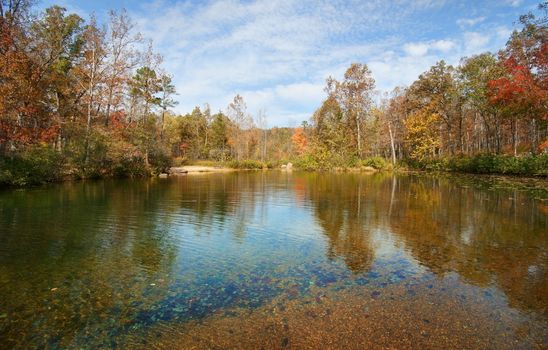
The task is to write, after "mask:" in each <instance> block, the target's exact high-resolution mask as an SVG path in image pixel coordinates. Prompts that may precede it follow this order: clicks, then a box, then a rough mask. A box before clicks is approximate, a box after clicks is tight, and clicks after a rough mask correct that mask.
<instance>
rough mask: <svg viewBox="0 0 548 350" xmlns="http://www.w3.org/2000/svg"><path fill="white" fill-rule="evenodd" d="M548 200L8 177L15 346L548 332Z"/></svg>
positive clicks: (299, 185)
mask: <svg viewBox="0 0 548 350" xmlns="http://www.w3.org/2000/svg"><path fill="white" fill-rule="evenodd" d="M547 267H548V202H547V201H546V200H544V199H543V198H542V195H540V196H539V195H538V194H530V193H528V192H521V191H516V190H507V189H493V188H490V187H489V186H484V185H482V184H480V183H477V182H476V181H474V180H470V178H459V177H450V178H437V177H431V176H418V175H399V176H392V175H388V174H374V175H365V174H317V173H300V172H293V173H290V172H289V173H288V172H278V171H270V172H236V173H229V174H204V175H195V176H194V175H193V176H185V177H177V178H170V179H151V180H117V181H114V180H112V181H98V182H77V183H66V184H61V185H54V186H48V187H43V188H33V189H24V190H7V191H3V192H0V296H1V297H0V344H2V347H6V348H49V349H61V348H63V349H64V348H117V347H118V348H138V347H142V348H151V347H157V348H174V347H180V348H189V347H193V346H194V347H198V348H214V347H222V348H235V347H236V348H238V347H243V348H250V347H254V348H259V347H261V346H263V347H265V348H273V347H278V348H284V347H293V348H306V347H309V348H315V347H318V346H319V344H323V346H325V345H326V344H329V346H330V347H332V348H348V347H355V348H363V347H364V346H366V345H367V344H368V345H369V346H373V347H375V346H378V347H382V346H392V347H399V348H404V347H413V346H418V345H420V346H422V347H448V346H453V347H467V348H545V347H547V346H548V333H547V331H546V329H548V310H547V306H548V278H547V275H546V273H547Z"/></svg>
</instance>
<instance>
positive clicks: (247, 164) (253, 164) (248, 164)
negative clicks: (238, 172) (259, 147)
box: [226, 159, 267, 170]
mask: <svg viewBox="0 0 548 350" xmlns="http://www.w3.org/2000/svg"><path fill="white" fill-rule="evenodd" d="M226 165H227V166H228V167H229V168H233V169H248V170H254V169H264V168H267V164H265V163H263V162H261V161H258V160H252V159H246V160H240V161H238V160H231V161H229V162H228V163H227V164H226Z"/></svg>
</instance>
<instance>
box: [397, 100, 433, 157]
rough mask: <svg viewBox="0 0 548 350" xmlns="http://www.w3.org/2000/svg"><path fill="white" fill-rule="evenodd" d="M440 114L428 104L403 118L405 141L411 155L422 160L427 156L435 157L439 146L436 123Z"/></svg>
mask: <svg viewBox="0 0 548 350" xmlns="http://www.w3.org/2000/svg"><path fill="white" fill-rule="evenodd" d="M440 120H441V118H440V116H439V115H438V114H437V113H436V112H434V111H432V110H431V109H430V108H429V107H428V106H427V107H423V108H422V109H420V110H418V111H416V112H414V113H413V114H411V115H410V116H409V118H407V119H406V120H405V122H404V123H405V127H406V128H407V138H406V140H407V142H408V143H409V145H410V147H411V157H412V158H414V159H417V160H419V161H422V160H424V159H426V158H428V157H435V155H436V152H437V150H438V148H439V147H440V146H441V142H440V139H439V134H438V133H437V131H436V129H437V125H438V124H439V122H440Z"/></svg>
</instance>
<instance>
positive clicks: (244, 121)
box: [227, 95, 253, 160]
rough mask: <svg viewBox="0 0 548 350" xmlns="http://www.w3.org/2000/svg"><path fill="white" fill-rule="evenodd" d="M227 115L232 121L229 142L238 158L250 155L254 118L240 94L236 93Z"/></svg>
mask: <svg viewBox="0 0 548 350" xmlns="http://www.w3.org/2000/svg"><path fill="white" fill-rule="evenodd" d="M227 116H228V117H229V118H230V120H231V122H232V127H231V130H230V138H229V143H230V144H231V146H232V147H233V149H234V153H235V155H236V159H237V160H242V159H245V158H247V157H248V156H249V145H250V142H251V141H252V140H251V138H250V135H249V133H248V132H247V131H249V130H250V129H251V128H252V127H253V119H252V118H251V116H250V115H249V113H248V112H247V105H246V104H245V102H244V99H243V97H242V96H240V95H236V96H235V97H234V100H233V101H232V102H230V104H229V105H228V108H227Z"/></svg>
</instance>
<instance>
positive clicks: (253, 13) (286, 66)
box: [39, 0, 538, 126]
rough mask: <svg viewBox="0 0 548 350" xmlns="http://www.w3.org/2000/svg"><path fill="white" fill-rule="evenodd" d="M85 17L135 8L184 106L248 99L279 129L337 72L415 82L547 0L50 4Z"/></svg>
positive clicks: (505, 32) (383, 87) (307, 110)
mask: <svg viewBox="0 0 548 350" xmlns="http://www.w3.org/2000/svg"><path fill="white" fill-rule="evenodd" d="M52 4H58V5H61V6H64V7H66V8H67V9H68V10H69V11H71V12H76V13H78V14H80V15H81V16H83V17H88V16H89V15H90V14H92V13H95V14H96V16H97V17H98V18H99V19H101V18H106V14H107V12H108V10H110V9H120V8H126V9H127V10H128V12H129V13H130V15H131V17H132V19H133V20H134V22H135V24H136V27H137V29H138V30H139V31H140V32H141V33H142V34H143V35H144V36H145V37H147V38H151V39H152V40H153V43H154V47H155V50H156V51H157V52H159V53H160V54H162V55H163V57H164V64H163V65H164V67H165V68H166V70H167V71H169V72H170V73H171V74H173V76H174V82H175V85H176V88H177V91H178V93H179V95H178V96H177V99H178V101H179V105H178V106H177V107H176V108H175V110H176V111H177V112H179V113H186V112H189V111H191V110H192V108H193V107H194V106H203V104H204V103H206V102H207V103H209V104H210V106H211V108H212V110H213V111H217V110H225V109H226V106H227V105H228V103H229V102H230V101H231V100H232V98H233V97H234V95H235V94H237V93H239V94H241V95H242V96H243V97H244V99H245V101H246V103H247V105H248V108H249V111H250V112H251V113H252V114H254V115H256V113H257V112H258V111H259V110H260V109H263V110H265V111H266V114H267V117H268V124H269V126H296V125H298V124H300V123H301V121H303V120H308V119H309V117H310V115H311V114H312V112H313V111H314V110H315V109H316V108H317V107H318V106H319V105H320V103H321V101H322V100H323V99H324V98H325V93H324V91H323V88H324V86H325V79H326V78H327V77H328V76H330V75H331V76H334V77H337V78H340V77H341V76H342V75H343V73H344V70H345V68H346V67H348V65H349V64H350V63H352V62H360V63H367V64H368V65H369V68H370V69H371V70H372V72H373V76H374V77H375V80H376V86H377V89H378V90H379V91H389V90H391V89H392V88H394V87H395V86H403V85H408V84H409V83H411V82H412V81H413V80H414V79H416V78H417V76H418V75H419V74H420V73H421V72H423V71H425V70H427V69H428V68H429V67H430V66H431V65H432V64H434V63H435V62H436V61H438V60H440V59H445V60H446V62H449V63H451V64H457V63H458V62H459V59H460V58H461V57H463V56H469V55H473V54H477V53H480V52H484V51H492V52H496V51H497V50H498V49H500V48H502V47H503V46H504V44H505V42H506V40H507V38H508V36H509V35H510V33H511V31H512V30H513V28H515V22H516V21H517V19H518V16H519V15H520V14H523V13H526V12H528V11H530V10H532V9H534V8H535V7H536V4H538V2H537V1H529V0H493V1H449V0H415V1H405V0H399V1H389V0H370V1H367V0H362V1H338V0H331V1H329V0H325V1H324V0H318V1H308V0H280V1H277V0H258V1H236V0H218V1H185V0H156V1H131V0H125V1H124V0H108V1H107V0H88V1H85V0H81V1H77V0H57V1H55V0H43V1H42V2H41V3H40V5H39V7H40V8H45V7H47V6H50V5H52Z"/></svg>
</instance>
